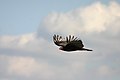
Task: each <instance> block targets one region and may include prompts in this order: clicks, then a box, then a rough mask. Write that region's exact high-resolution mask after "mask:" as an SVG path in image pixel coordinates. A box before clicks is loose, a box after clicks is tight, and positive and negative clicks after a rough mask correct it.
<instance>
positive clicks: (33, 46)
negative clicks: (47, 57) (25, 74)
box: [0, 33, 45, 52]
mask: <svg viewBox="0 0 120 80" xmlns="http://www.w3.org/2000/svg"><path fill="white" fill-rule="evenodd" d="M44 43H45V40H44V39H42V38H37V37H36V33H30V34H24V35H20V36H9V35H8V36H0V44H1V45H0V47H2V48H10V49H17V50H24V51H31V52H32V51H33V52H34V51H36V52H38V51H41V50H42V46H43V45H44Z"/></svg>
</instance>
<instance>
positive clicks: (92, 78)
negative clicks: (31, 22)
mask: <svg viewBox="0 0 120 80" xmlns="http://www.w3.org/2000/svg"><path fill="white" fill-rule="evenodd" d="M119 22H120V5H119V3H117V2H110V3H109V4H108V5H105V4H102V3H100V2H96V3H93V4H91V5H88V6H86V7H82V8H78V9H75V10H71V11H69V12H66V13H58V12H53V13H51V14H49V15H48V16H47V17H46V18H45V19H44V21H43V24H42V26H40V28H39V30H38V32H35V33H28V34H23V35H16V36H11V35H7V36H6V35H3V36H0V66H1V67H0V79H3V80H4V79H5V80H10V79H11V80H18V79H22V80H33V79H35V80H50V79H51V80H80V79H82V80H114V78H115V79H116V80H119V79H120V77H119V73H120V69H119V65H120V64H119V60H120V59H119V56H120V54H119V52H120V50H119V44H120V42H119V41H120V38H119V35H120V28H119V26H120V23H119ZM54 33H59V34H63V35H65V34H74V35H80V37H82V40H83V43H84V45H85V47H90V48H92V49H93V52H79V51H76V52H70V53H68V52H62V51H60V50H59V49H58V47H57V46H56V45H54V43H53V42H52V34H54ZM44 37H46V38H44ZM91 73H92V74H91Z"/></svg>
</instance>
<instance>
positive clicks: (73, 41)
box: [53, 35, 84, 48]
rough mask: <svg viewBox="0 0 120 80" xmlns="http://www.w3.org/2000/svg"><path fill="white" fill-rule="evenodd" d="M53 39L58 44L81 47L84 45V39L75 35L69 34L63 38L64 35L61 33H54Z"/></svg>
mask: <svg viewBox="0 0 120 80" xmlns="http://www.w3.org/2000/svg"><path fill="white" fill-rule="evenodd" d="M53 41H54V43H55V44H56V45H57V46H64V47H65V46H68V45H69V46H73V47H79V48H82V47H84V45H83V43H82V40H80V39H78V38H77V37H75V36H71V35H69V36H68V37H66V38H65V39H64V38H62V36H59V35H54V36H53Z"/></svg>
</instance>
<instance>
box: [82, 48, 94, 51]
mask: <svg viewBox="0 0 120 80" xmlns="http://www.w3.org/2000/svg"><path fill="white" fill-rule="evenodd" d="M83 50H85V51H93V50H91V49H85V48H83Z"/></svg>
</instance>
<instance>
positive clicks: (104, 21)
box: [43, 1, 120, 34]
mask: <svg viewBox="0 0 120 80" xmlns="http://www.w3.org/2000/svg"><path fill="white" fill-rule="evenodd" d="M119 21H120V5H119V3H116V2H114V1H112V2H110V3H109V5H105V4H102V3H100V2H96V3H94V4H92V5H90V6H86V7H83V8H78V9H75V10H72V11H69V12H66V13H57V12H53V13H51V14H49V15H48V16H47V17H46V18H45V19H44V21H43V26H44V27H45V28H46V29H47V30H48V31H49V32H51V33H61V34H81V33H83V34H91V33H93V34H94V33H102V32H104V31H107V30H109V31H110V33H116V34H117V33H118V32H120V31H119V30H120V29H119V27H118V26H120V23H119ZM113 29H114V31H113Z"/></svg>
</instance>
